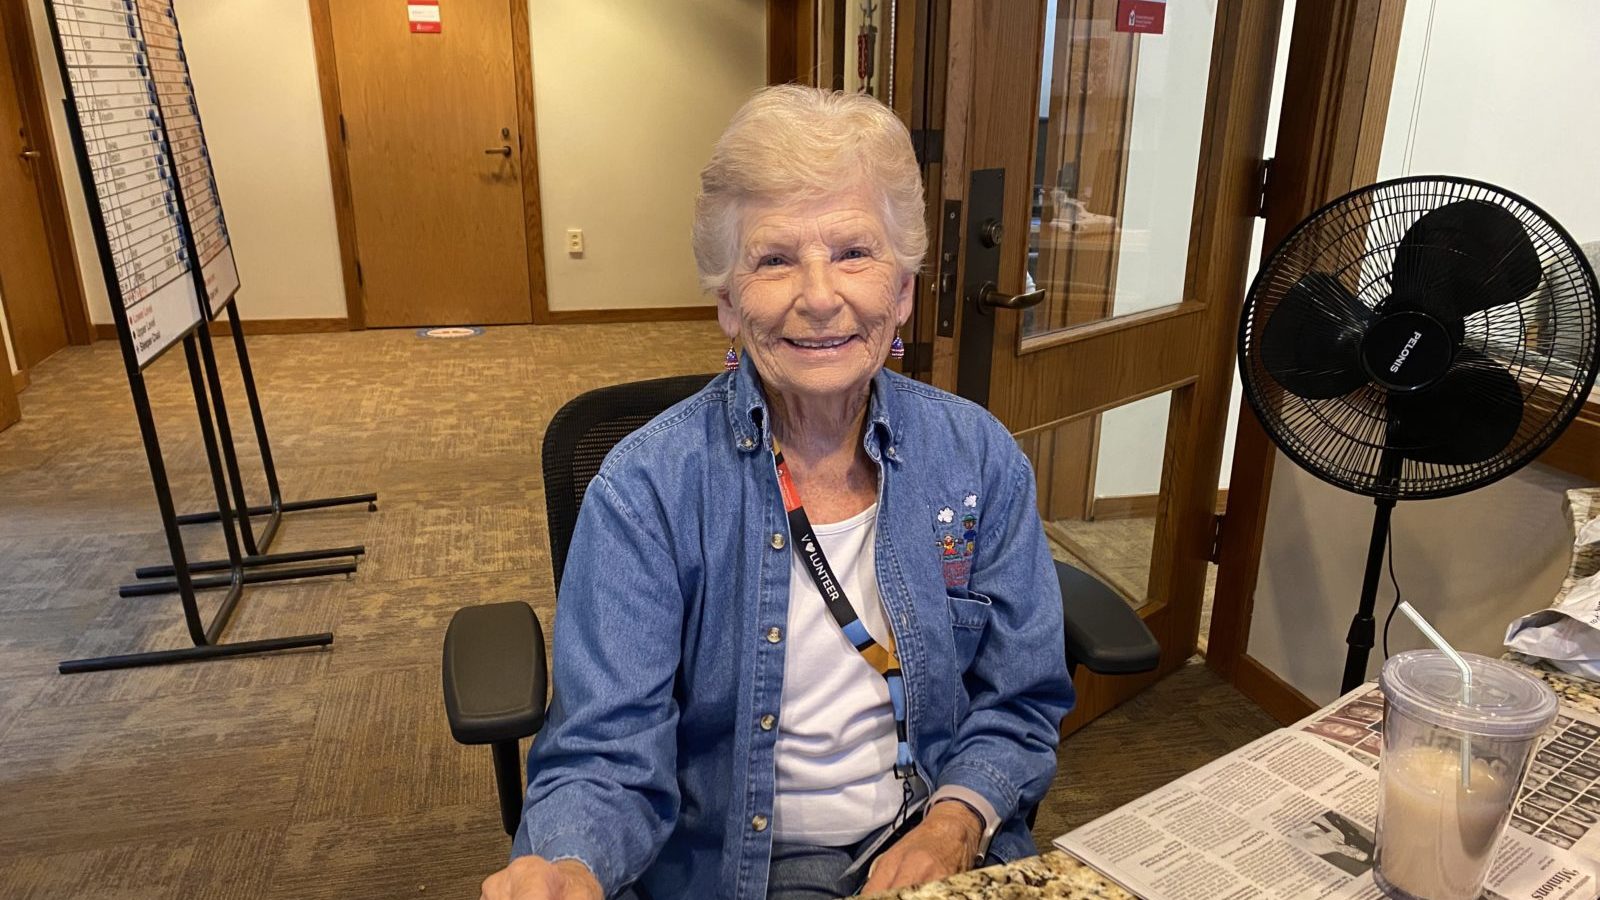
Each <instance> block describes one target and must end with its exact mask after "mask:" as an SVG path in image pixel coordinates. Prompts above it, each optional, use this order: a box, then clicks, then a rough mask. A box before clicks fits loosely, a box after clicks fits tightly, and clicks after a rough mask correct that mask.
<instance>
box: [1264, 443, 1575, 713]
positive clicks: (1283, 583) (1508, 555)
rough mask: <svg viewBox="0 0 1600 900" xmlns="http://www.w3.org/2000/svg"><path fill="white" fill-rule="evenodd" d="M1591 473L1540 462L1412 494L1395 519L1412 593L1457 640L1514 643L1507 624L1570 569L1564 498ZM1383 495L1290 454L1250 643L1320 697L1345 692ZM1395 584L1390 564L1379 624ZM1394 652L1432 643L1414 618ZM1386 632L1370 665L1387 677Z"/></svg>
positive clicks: (1401, 630) (1480, 647) (1280, 478)
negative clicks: (1467, 485) (1470, 483)
mask: <svg viewBox="0 0 1600 900" xmlns="http://www.w3.org/2000/svg"><path fill="white" fill-rule="evenodd" d="M1579 484H1580V482H1579V481H1578V480H1577V479H1575V478H1572V477H1570V476H1567V475H1565V474H1564V473H1561V472H1558V471H1555V470H1553V469H1548V468H1545V467H1544V466H1539V465H1533V466H1530V467H1528V468H1527V469H1524V470H1523V471H1522V472H1519V473H1518V474H1516V475H1513V476H1511V477H1510V478H1507V479H1505V480H1503V481H1500V482H1497V483H1495V484H1493V485H1490V486H1489V487H1486V488H1483V489H1481V490H1479V491H1475V492H1473V493H1471V494H1464V495H1461V496H1458V497H1449V498H1446V499H1443V500H1425V501H1418V502H1415V503H1402V504H1400V505H1399V506H1398V507H1397V508H1396V509H1395V513H1394V519H1393V522H1392V525H1391V528H1392V531H1393V535H1394V568H1395V575H1396V577H1397V578H1398V579H1399V582H1400V590H1401V591H1402V593H1403V595H1404V596H1405V599H1406V600H1407V601H1409V602H1410V603H1411V605H1412V606H1415V607H1416V608H1417V609H1418V611H1420V612H1421V613H1422V614H1423V615H1424V616H1426V617H1427V618H1428V620H1429V621H1431V622H1433V623H1434V624H1435V625H1436V626H1438V628H1439V630H1440V631H1441V632H1443V633H1444V635H1445V637H1446V638H1447V639H1448V640H1449V641H1450V642H1451V643H1453V644H1454V645H1455V646H1456V647H1458V648H1460V649H1462V650H1470V651H1472V652H1474V653H1481V654H1483V655H1485V656H1499V655H1500V654H1501V653H1503V652H1505V648H1504V646H1502V642H1503V641H1504V639H1505V635H1506V625H1507V624H1509V623H1510V622H1511V620H1512V619H1513V618H1516V617H1517V616H1519V615H1522V614H1523V613H1527V612H1532V611H1533V610H1536V609H1539V608H1541V607H1544V606H1548V605H1549V603H1550V601H1551V599H1552V598H1554V597H1555V593H1556V589H1557V588H1559V587H1560V586H1561V578H1562V576H1563V575H1564V574H1565V573H1566V570H1567V560H1568V558H1569V548H1570V547H1571V545H1572V530H1571V528H1570V527H1569V526H1568V525H1567V519H1566V513H1565V511H1564V510H1563V508H1562V503H1563V499H1564V496H1563V495H1564V493H1565V491H1566V490H1567V489H1568V488H1570V487H1576V486H1578V485H1579ZM1372 510H1373V505H1372V501H1371V500H1369V499H1367V498H1365V497H1358V496H1356V495H1354V494H1350V493H1347V492H1345V491H1341V490H1339V489H1338V488H1335V487H1333V486H1332V485H1329V484H1325V483H1323V482H1321V481H1318V480H1317V479H1316V478H1314V477H1313V476H1311V475H1309V474H1307V473H1306V472H1305V471H1303V470H1302V469H1300V467H1298V466H1296V465H1295V464H1294V463H1293V462H1291V461H1290V460H1289V459H1287V458H1285V457H1283V456H1281V455H1280V456H1279V457H1278V460H1277V465H1276V466H1275V467H1274V469H1273V473H1272V500H1271V503H1270V505H1269V508H1268V511H1267V527H1266V541H1265V544H1264V546H1263V547H1262V553H1261V571H1260V574H1259V576H1258V580H1257V584H1256V601H1255V612H1254V615H1253V616H1252V618H1251V622H1250V648H1249V653H1250V655H1251V656H1253V657H1255V658H1256V659H1257V660H1258V661H1260V662H1261V663H1262V664H1263V665H1265V666H1266V667H1267V668H1268V669H1271V670H1272V671H1273V672H1275V673H1276V674H1277V675H1278V677H1280V678H1282V679H1283V680H1285V681H1287V682H1288V683H1289V684H1291V685H1293V686H1294V687H1296V688H1298V689H1299V690H1300V691H1301V692H1302V693H1304V694H1305V695H1306V696H1308V697H1310V698H1311V699H1312V700H1315V701H1316V702H1318V703H1327V702H1329V701H1331V700H1333V698H1334V697H1336V696H1338V693H1339V679H1340V675H1341V673H1342V672H1343V671H1344V656H1345V643H1344V638H1345V630H1346V629H1347V628H1349V626H1350V617H1351V616H1352V615H1354V614H1355V611H1356V605H1357V601H1358V599H1359V598H1360V594H1361V576H1362V571H1363V566H1364V565H1365V563H1366V558H1367V540H1368V538H1369V536H1370V534H1371V528H1372ZM1393 596H1394V594H1393V591H1392V590H1391V588H1390V585H1389V576H1388V573H1387V571H1385V573H1384V577H1383V583H1382V586H1381V588H1380V590H1379V593H1378V625H1379V629H1380V636H1381V630H1382V626H1383V617H1384V616H1385V615H1386V614H1387V613H1388V611H1389V604H1390V601H1391V599H1392V598H1393ZM1389 637H1390V641H1389V649H1390V650H1391V651H1396V650H1407V649H1411V648H1414V647H1422V646H1425V645H1426V642H1425V641H1424V640H1423V639H1422V637H1421V636H1420V635H1419V634H1418V633H1417V631H1416V629H1415V628H1413V627H1411V625H1410V624H1409V623H1407V622H1406V621H1405V620H1404V618H1403V617H1396V619H1395V622H1394V625H1393V626H1392V627H1391V630H1390V633H1389ZM1382 660H1383V651H1382V644H1381V640H1380V642H1379V647H1378V649H1375V650H1374V651H1373V653H1372V658H1371V666H1370V668H1369V670H1368V671H1369V673H1370V674H1371V675H1372V677H1377V671H1378V667H1379V665H1380V664H1381V663H1382Z"/></svg>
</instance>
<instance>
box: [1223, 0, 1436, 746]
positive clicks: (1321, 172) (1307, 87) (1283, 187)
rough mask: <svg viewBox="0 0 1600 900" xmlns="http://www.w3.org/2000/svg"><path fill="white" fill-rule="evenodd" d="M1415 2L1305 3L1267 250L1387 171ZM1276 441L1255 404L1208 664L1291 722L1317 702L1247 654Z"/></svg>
mask: <svg viewBox="0 0 1600 900" xmlns="http://www.w3.org/2000/svg"><path fill="white" fill-rule="evenodd" d="M1404 12H1405V0H1329V2H1326V3H1310V2H1305V0H1302V2H1300V3H1299V4H1297V6H1296V10H1295V19H1294V26H1293V36H1292V39H1291V41H1290V45H1289V50H1288V52H1289V59H1288V68H1287V71H1286V74H1285V76H1284V91H1283V108H1282V114H1281V116H1280V119H1279V123H1278V140H1277V150H1276V157H1275V159H1274V161H1273V164H1272V177H1271V179H1270V180H1269V182H1268V185H1267V191H1266V197H1265V208H1266V216H1265V218H1266V229H1265V234H1264V239H1263V240H1262V253H1263V258H1264V257H1265V255H1266V254H1270V253H1271V252H1272V249H1273V248H1274V247H1275V246H1276V245H1277V243H1278V242H1279V241H1281V240H1282V239H1283V238H1284V237H1286V236H1287V235H1288V233H1289V232H1290V231H1291V230H1292V229H1293V228H1294V226H1295V225H1296V224H1297V223H1298V222H1299V221H1300V220H1301V219H1303V218H1304V217H1305V216H1307V215H1309V214H1310V213H1312V212H1313V211H1315V210H1316V209H1317V208H1318V207H1320V206H1321V205H1322V204H1324V203H1326V202H1327V201H1329V200H1332V199H1334V198H1335V197H1337V196H1339V195H1341V194H1344V193H1345V192H1347V191H1350V190H1352V189H1354V188H1356V187H1360V186H1362V185H1365V184H1369V183H1371V182H1372V181H1373V180H1374V179H1376V177H1377V171H1378V156H1379V152H1380V150H1381V147H1382V143H1383V130H1384V122H1385V119H1386V117H1387V114H1388V109H1389V94H1390V91H1391V88H1392V86H1393V82H1394V69H1395V62H1396V59H1397V57H1398V53H1399V46H1400V26H1401V20H1402V19H1403V18H1404ZM1277 456H1278V452H1277V448H1276V447H1274V446H1273V444H1272V442H1271V440H1269V439H1268V438H1267V435H1266V432H1265V431H1263V430H1262V428H1261V424H1260V422H1259V420H1257V419H1256V417H1255V414H1254V413H1253V412H1252V411H1251V409H1250V407H1249V404H1245V406H1244V408H1243V409H1242V410H1241V411H1240V415H1239V425H1238V430H1237V437H1236V439H1235V442H1234V456H1233V468H1232V472H1231V474H1230V476H1229V483H1228V494H1229V496H1228V511H1227V514H1226V516H1225V517H1224V519H1223V523H1224V525H1225V527H1222V528H1221V532H1220V539H1219V551H1220V552H1219V555H1218V562H1219V568H1218V572H1217V589H1216V595H1215V597H1214V599H1213V601H1212V614H1211V631H1210V634H1209V635H1208V640H1207V647H1206V664H1207V665H1209V666H1210V667H1211V668H1212V670H1214V671H1215V672H1217V673H1218V674H1219V675H1221V676H1222V677H1223V678H1225V679H1227V680H1228V681H1230V682H1231V683H1232V684H1233V685H1234V686H1235V687H1237V688H1238V689H1239V690H1240V691H1241V692H1243V693H1244V694H1245V696H1247V697H1249V698H1250V699H1252V700H1254V701H1255V702H1256V703H1258V704H1260V705H1261V706H1262V708H1264V709H1266V710H1267V712H1268V713H1270V714H1272V715H1273V716H1275V717H1276V718H1277V719H1278V720H1279V721H1281V722H1284V723H1285V724H1287V723H1289V722H1293V721H1295V720H1296V719H1299V718H1301V717H1303V716H1305V715H1306V714H1308V713H1310V712H1311V711H1312V710H1314V709H1316V707H1317V704H1315V703H1313V702H1312V701H1311V700H1310V699H1308V698H1307V697H1306V696H1305V695H1304V694H1302V693H1300V692H1299V691H1297V690H1295V689H1294V688H1293V687H1292V686H1290V685H1289V684H1288V683H1287V682H1285V681H1283V680H1282V679H1281V678H1279V677H1278V676H1277V675H1275V674H1274V673H1273V672H1271V671H1270V670H1268V669H1267V668H1266V667H1265V666H1263V665H1262V664H1261V663H1259V662H1257V661H1256V660H1255V659H1254V658H1253V657H1251V656H1250V655H1249V654H1248V653H1247V652H1246V650H1247V648H1248V645H1249V641H1250V619H1251V612H1252V609H1253V606H1254V602H1255V588H1256V576H1257V573H1258V570H1259V569H1260V565H1261V546H1262V542H1263V539H1264V537H1265V529H1266V518H1267V501H1268V498H1269V497H1270V494H1271V485H1272V470H1273V465H1274V462H1275V461H1276V459H1277Z"/></svg>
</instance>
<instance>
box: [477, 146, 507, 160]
mask: <svg viewBox="0 0 1600 900" xmlns="http://www.w3.org/2000/svg"><path fill="white" fill-rule="evenodd" d="M483 152H484V153H485V154H486V155H488V156H504V157H505V158H506V159H510V158H511V145H510V144H506V145H505V146H504V147H490V148H489V149H487V150H485V151H483Z"/></svg>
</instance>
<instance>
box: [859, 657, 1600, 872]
mask: <svg viewBox="0 0 1600 900" xmlns="http://www.w3.org/2000/svg"><path fill="white" fill-rule="evenodd" d="M1505 658H1506V659H1509V660H1512V661H1514V662H1517V663H1521V664H1522V665H1525V666H1527V667H1528V668H1529V669H1531V670H1532V671H1533V672H1534V674H1536V675H1538V676H1539V677H1540V678H1542V679H1544V680H1545V682H1547V683H1548V684H1549V685H1550V687H1551V689H1553V690H1554V691H1555V692H1556V696H1557V697H1559V698H1560V699H1561V702H1562V703H1563V704H1567V705H1571V706H1576V707H1578V708H1580V709H1584V710H1588V711H1590V712H1600V684H1596V683H1595V682H1592V681H1586V680H1584V679H1581V678H1574V677H1573V676H1570V675H1566V674H1563V673H1561V672H1558V671H1556V670H1555V669H1553V668H1551V667H1550V666H1549V665H1548V664H1547V663H1543V662H1540V661H1539V660H1536V659H1533V658H1531V657H1526V656H1522V655H1520V654H1516V653H1508V654H1506V657H1505ZM872 898H873V900H1034V898H1044V900H1133V895H1132V894H1129V893H1128V892H1127V891H1125V890H1123V889H1122V888H1120V887H1118V886H1117V885H1116V884H1114V883H1112V881H1111V880H1110V879H1108V878H1106V877H1105V876H1104V875H1101V874H1100V873H1099V872H1096V871H1095V870H1094V869H1091V868H1089V866H1087V865H1085V864H1084V863H1083V862H1081V861H1079V860H1078V858H1077V857H1075V856H1072V855H1070V854H1067V853H1063V852H1062V851H1060V850H1051V851H1049V852H1048V853H1044V854H1042V855H1040V856H1030V857H1028V858H1027V859H1019V860H1017V861H1016V862H1014V863H1009V864H1007V865H1003V866H990V867H988V868H986V869H976V870H974V871H971V872H964V873H962V874H960V875H956V876H954V877H951V878H947V879H945V880H944V881H940V882H936V883H933V884H925V885H922V886H920V887H911V888H904V889H902V890H898V891H889V892H887V893H882V894H873V895H872Z"/></svg>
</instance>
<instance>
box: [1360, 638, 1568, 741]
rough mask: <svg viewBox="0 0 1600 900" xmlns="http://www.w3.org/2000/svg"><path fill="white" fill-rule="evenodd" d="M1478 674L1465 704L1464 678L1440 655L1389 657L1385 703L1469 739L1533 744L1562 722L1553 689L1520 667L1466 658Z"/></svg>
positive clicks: (1382, 681) (1383, 676)
mask: <svg viewBox="0 0 1600 900" xmlns="http://www.w3.org/2000/svg"><path fill="white" fill-rule="evenodd" d="M1461 656H1462V658H1463V659H1465V660H1466V661H1467V665H1468V666H1470V667H1471V668H1472V692H1471V694H1470V696H1468V697H1467V698H1466V702H1464V703H1463V702H1462V696H1461V673H1460V671H1459V670H1457V669H1456V666H1455V663H1453V662H1451V661H1450V659H1449V657H1447V656H1445V655H1444V653H1442V652H1440V651H1438V650H1407V651H1405V652H1404V653H1396V654H1395V655H1394V656H1391V657H1389V661H1388V662H1386V663H1384V664H1383V671H1382V672H1381V673H1379V675H1378V686H1379V687H1380V688H1382V689H1383V696H1384V699H1385V700H1387V701H1388V702H1389V703H1391V704H1394V706H1395V707H1396V709H1397V710H1398V711H1400V712H1404V713H1406V714H1407V715H1409V716H1411V717H1412V718H1415V719H1419V720H1421V721H1423V722H1428V723H1430V724H1433V725H1437V726H1440V727H1443V728H1449V729H1452V730H1456V731H1463V732H1467V733H1469V734H1478V735H1486V736H1493V737H1507V738H1519V737H1520V738H1530V737H1536V736H1538V735H1539V734H1541V733H1542V732H1543V731H1544V730H1545V728H1547V727H1549V725H1550V722H1551V720H1552V719H1554V718H1555V716H1556V695H1555V692H1554V691H1552V690H1550V686H1549V685H1547V684H1545V683H1544V682H1543V681H1541V680H1539V679H1538V678H1536V677H1534V676H1533V675H1531V674H1529V673H1528V672H1527V671H1525V670H1523V669H1522V668H1520V667H1518V666H1514V665H1512V664H1510V663H1505V662H1501V661H1499V660H1494V659H1489V658H1488V657H1485V656H1479V655H1477V654H1475V653H1463V654H1461Z"/></svg>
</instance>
